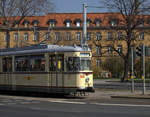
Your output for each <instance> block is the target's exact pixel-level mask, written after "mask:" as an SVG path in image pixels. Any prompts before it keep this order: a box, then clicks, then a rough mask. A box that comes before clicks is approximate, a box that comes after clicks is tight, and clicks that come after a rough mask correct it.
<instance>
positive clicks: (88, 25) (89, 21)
mask: <svg viewBox="0 0 150 117" xmlns="http://www.w3.org/2000/svg"><path fill="white" fill-rule="evenodd" d="M86 23H87V27H90V24H91V23H92V20H91V19H87V21H86Z"/></svg>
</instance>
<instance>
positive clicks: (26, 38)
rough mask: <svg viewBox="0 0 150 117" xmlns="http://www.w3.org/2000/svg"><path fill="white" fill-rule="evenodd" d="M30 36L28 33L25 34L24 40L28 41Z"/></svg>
mask: <svg viewBox="0 0 150 117" xmlns="http://www.w3.org/2000/svg"><path fill="white" fill-rule="evenodd" d="M28 36H29V35H28V33H25V34H24V40H25V41H28Z"/></svg>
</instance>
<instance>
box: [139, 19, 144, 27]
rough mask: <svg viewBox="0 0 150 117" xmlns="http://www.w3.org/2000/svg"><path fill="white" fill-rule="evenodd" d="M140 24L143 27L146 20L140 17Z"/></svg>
mask: <svg viewBox="0 0 150 117" xmlns="http://www.w3.org/2000/svg"><path fill="white" fill-rule="evenodd" d="M138 26H139V27H143V26H144V20H143V19H139V20H138Z"/></svg>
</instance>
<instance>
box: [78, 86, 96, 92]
mask: <svg viewBox="0 0 150 117" xmlns="http://www.w3.org/2000/svg"><path fill="white" fill-rule="evenodd" d="M77 91H78V92H91V93H94V92H95V89H94V87H85V88H79V89H77Z"/></svg>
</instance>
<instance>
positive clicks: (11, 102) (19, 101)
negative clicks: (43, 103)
mask: <svg viewBox="0 0 150 117" xmlns="http://www.w3.org/2000/svg"><path fill="white" fill-rule="evenodd" d="M37 103H40V101H37V100H25V99H4V98H3V99H2V98H0V106H4V105H18V104H19V105H20V104H37Z"/></svg>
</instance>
